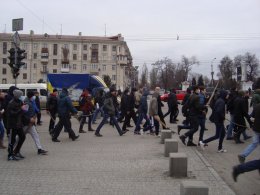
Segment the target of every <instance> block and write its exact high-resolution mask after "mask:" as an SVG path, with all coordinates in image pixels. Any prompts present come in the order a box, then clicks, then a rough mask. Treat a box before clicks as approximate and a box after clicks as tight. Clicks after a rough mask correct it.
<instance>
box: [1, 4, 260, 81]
mask: <svg viewBox="0 0 260 195" xmlns="http://www.w3.org/2000/svg"><path fill="white" fill-rule="evenodd" d="M0 10H1V12H0V13H1V14H0V16H1V17H0V31H1V32H12V29H11V24H12V19H14V18H24V30H23V31H21V32H20V33H29V31H30V30H34V32H35V33H36V34H43V33H48V34H60V33H61V32H62V34H63V35H65V34H66V35H78V33H79V32H82V34H83V35H86V36H88V35H95V36H104V35H105V29H106V35H107V36H110V35H117V34H119V33H121V34H122V35H123V36H124V37H125V40H126V41H127V44H128V46H129V48H130V51H131V53H132V56H133V59H134V65H135V66H142V65H143V64H144V63H147V64H148V65H150V64H151V63H153V62H155V61H156V60H158V59H162V58H164V57H169V58H171V59H173V61H174V62H180V59H181V56H182V55H185V56H187V57H191V56H196V57H197V59H198V60H199V61H200V65H199V66H194V67H193V72H197V73H202V74H204V75H208V76H209V75H210V71H211V70H210V64H211V61H212V59H214V58H217V59H216V60H215V61H213V65H214V69H215V72H217V65H218V63H219V61H220V60H221V58H223V57H224V56H225V55H229V56H230V57H231V58H233V57H234V56H236V55H239V54H244V53H245V52H251V53H253V54H256V55H257V57H258V58H260V0H161V1H159V0H128V1H127V0H95V1H93V0H44V1H39V0H8V1H6V0H1V8H0ZM61 26H62V27H61ZM105 26H106V28H105ZM177 36H179V40H177ZM215 75H216V74H215Z"/></svg>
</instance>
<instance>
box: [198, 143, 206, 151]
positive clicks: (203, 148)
mask: <svg viewBox="0 0 260 195" xmlns="http://www.w3.org/2000/svg"><path fill="white" fill-rule="evenodd" d="M199 143H200V147H201V149H202V150H205V144H204V143H203V142H202V141H200V142H199Z"/></svg>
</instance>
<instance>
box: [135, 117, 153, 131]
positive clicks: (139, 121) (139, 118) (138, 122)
mask: <svg viewBox="0 0 260 195" xmlns="http://www.w3.org/2000/svg"><path fill="white" fill-rule="evenodd" d="M143 119H145V121H146V122H145V123H146V126H145V128H144V131H147V130H148V129H149V128H150V130H151V127H152V126H151V123H150V119H149V117H148V116H147V114H146V113H139V117H138V120H137V123H136V127H135V132H139V131H140V125H141V123H142V121H143Z"/></svg>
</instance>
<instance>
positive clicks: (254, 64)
mask: <svg viewBox="0 0 260 195" xmlns="http://www.w3.org/2000/svg"><path fill="white" fill-rule="evenodd" d="M243 61H244V64H245V66H246V70H247V80H249V81H254V80H255V78H256V77H257V70H258V66H259V60H258V59H257V57H256V56H255V54H251V53H249V52H247V53H246V54H245V55H244V58H243Z"/></svg>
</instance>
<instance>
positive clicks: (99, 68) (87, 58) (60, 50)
mask: <svg viewBox="0 0 260 195" xmlns="http://www.w3.org/2000/svg"><path fill="white" fill-rule="evenodd" d="M20 39H21V41H20V48H21V49H24V50H25V51H26V52H25V59H24V60H23V62H25V66H23V67H22V68H21V70H20V75H19V76H18V78H17V83H37V82H39V81H46V78H47V74H48V73H64V74H68V73H89V74H94V75H98V76H100V77H101V78H104V76H105V75H108V76H109V77H110V78H111V81H112V83H114V84H116V86H117V88H118V89H121V90H122V89H125V88H126V87H127V86H129V85H130V84H131V82H132V69H133V64H132V56H131V53H130V50H129V48H128V46H127V43H126V42H125V41H124V38H123V37H122V36H121V34H118V35H116V36H112V37H95V36H82V34H81V33H79V35H78V36H71V35H48V34H43V35H38V34H37V35H36V34H34V32H33V31H31V32H30V34H21V35H20ZM11 47H12V34H9V33H0V49H1V51H0V59H1V61H0V75H1V77H0V83H3V84H4V83H14V82H15V81H14V79H13V76H12V73H11V69H10V67H9V65H8V63H9V59H8V56H9V52H8V50H9V49H10V48H11Z"/></svg>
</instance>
